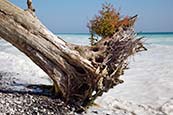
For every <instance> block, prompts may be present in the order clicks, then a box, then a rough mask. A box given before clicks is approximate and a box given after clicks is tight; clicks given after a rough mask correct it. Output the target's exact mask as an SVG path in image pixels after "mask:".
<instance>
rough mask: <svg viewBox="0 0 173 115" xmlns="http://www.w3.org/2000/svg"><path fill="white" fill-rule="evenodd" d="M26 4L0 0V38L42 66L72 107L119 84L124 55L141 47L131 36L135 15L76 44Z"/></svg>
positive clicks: (81, 104) (56, 88) (82, 104)
mask: <svg viewBox="0 0 173 115" xmlns="http://www.w3.org/2000/svg"><path fill="white" fill-rule="evenodd" d="M29 1H31V0H29ZM31 3H32V1H31ZM28 5H30V6H28V10H22V9H20V8H18V7H16V6H15V5H13V4H11V3H10V2H8V1H7V0H0V37H1V38H3V39H5V40H6V41H8V42H10V43H11V44H12V45H13V46H15V47H16V48H18V49H19V50H20V51H21V52H23V53H24V54H26V55H27V56H28V57H29V58H30V59H31V60H32V61H33V62H34V63H35V64H37V65H38V66H39V67H40V68H41V69H43V70H44V71H45V72H46V73H47V74H48V76H49V77H50V78H51V79H52V80H53V83H54V85H53V88H54V93H55V94H56V95H57V97H58V98H61V99H63V100H64V102H66V103H67V104H70V105H73V106H74V107H75V108H82V107H86V106H88V104H90V103H91V102H93V100H94V99H95V98H96V97H97V96H101V95H102V93H103V92H107V91H108V90H109V89H110V88H112V87H113V86H115V85H117V84H119V83H122V80H120V79H119V76H120V75H122V74H123V72H124V70H125V69H126V68H127V65H128V62H127V58H128V57H129V56H131V55H133V54H135V53H136V52H139V51H142V50H145V48H144V47H143V44H142V42H141V38H139V39H135V37H136V34H135V32H134V29H133V24H134V22H135V20H136V16H135V17H130V18H128V21H129V22H131V25H129V26H126V27H123V28H119V29H118V30H117V31H116V32H115V33H114V34H113V35H112V36H109V37H106V38H102V39H101V40H99V41H98V42H97V43H96V44H95V45H93V46H80V45H75V44H71V43H67V42H65V41H64V40H62V39H61V38H59V37H57V36H56V35H54V34H53V33H51V32H50V31H49V30H48V29H47V28H46V27H45V26H44V25H43V24H42V23H41V22H40V21H39V20H38V19H37V17H36V16H35V15H34V11H35V10H34V9H33V7H32V4H30V3H29V2H28ZM16 66H17V65H16Z"/></svg>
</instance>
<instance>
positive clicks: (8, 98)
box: [0, 72, 74, 115]
mask: <svg viewBox="0 0 173 115" xmlns="http://www.w3.org/2000/svg"><path fill="white" fill-rule="evenodd" d="M16 75H18V74H17V73H7V72H0V115H67V114H68V115H74V114H73V113H72V112H71V113H70V111H69V107H67V106H65V104H64V103H63V102H62V101H61V100H60V99H55V98H53V97H51V96H50V95H49V96H46V95H47V94H46V93H45V92H46V91H43V90H41V89H39V88H35V87H33V89H32V88H28V87H27V85H24V84H19V83H16V81H17V79H16V78H15V77H13V76H16ZM19 87H20V88H19Z"/></svg>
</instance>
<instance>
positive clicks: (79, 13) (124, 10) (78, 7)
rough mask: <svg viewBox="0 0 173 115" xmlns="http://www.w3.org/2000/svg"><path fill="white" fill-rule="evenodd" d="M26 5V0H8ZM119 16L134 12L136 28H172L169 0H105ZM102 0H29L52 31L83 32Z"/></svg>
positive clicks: (158, 30) (155, 29) (141, 29)
mask: <svg viewBox="0 0 173 115" xmlns="http://www.w3.org/2000/svg"><path fill="white" fill-rule="evenodd" d="M10 1H11V2H13V3H14V4H16V5H18V6H19V7H21V8H23V9H26V0H10ZM109 1H110V2H111V3H112V4H113V5H114V6H115V8H116V9H117V10H119V11H120V12H121V14H122V16H126V15H128V16H132V15H135V14H138V15H139V17H138V20H137V23H136V25H135V28H136V31H138V32H173V13H172V11H173V6H172V5H173V0H109ZM104 2H105V0H33V5H34V7H35V9H36V14H37V16H38V17H39V19H40V20H41V21H42V22H43V23H44V24H45V25H46V26H47V27H48V28H49V29H50V30H52V31H53V32H54V33H86V32H88V28H87V27H86V25H87V22H88V20H89V19H91V18H92V17H93V16H94V15H95V14H97V13H98V10H99V9H101V4H102V3H104Z"/></svg>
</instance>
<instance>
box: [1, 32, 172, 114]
mask: <svg viewBox="0 0 173 115" xmlns="http://www.w3.org/2000/svg"><path fill="white" fill-rule="evenodd" d="M57 35H58V36H60V37H61V38H62V39H64V40H65V41H67V42H71V43H75V44H81V45H88V44H89V39H88V38H89V36H90V35H89V34H80V33H78V34H57ZM141 36H144V39H143V42H144V44H145V46H146V48H147V49H148V51H145V52H141V53H138V54H136V55H135V56H133V57H130V58H129V59H128V61H129V68H130V69H128V70H126V71H125V74H124V75H123V76H121V79H122V80H124V83H123V84H121V85H118V86H116V87H114V88H113V89H111V90H110V91H109V92H107V93H105V94H104V95H103V96H101V97H99V98H98V99H97V100H96V101H95V102H96V104H97V105H98V106H92V107H90V108H89V109H88V110H87V112H86V113H84V114H87V115H97V114H99V115H106V114H107V115H108V114H109V115H173V33H143V34H139V35H138V36H137V37H141ZM0 72H1V73H17V74H15V75H16V76H15V75H14V76H11V77H14V78H16V79H17V83H19V84H48V85H50V84H52V82H51V81H50V79H49V78H48V76H47V75H46V74H45V73H44V72H43V71H42V70H41V69H40V68H39V67H37V66H36V65H35V64H34V63H33V62H32V61H31V60H30V59H29V58H27V57H26V56H25V55H24V54H22V53H21V52H20V51H19V50H17V49H16V48H14V47H13V46H12V45H10V44H9V43H7V42H5V41H4V40H2V39H1V40H0ZM7 77H9V76H7ZM16 88H17V86H16ZM19 89H22V87H21V86H20V88H19Z"/></svg>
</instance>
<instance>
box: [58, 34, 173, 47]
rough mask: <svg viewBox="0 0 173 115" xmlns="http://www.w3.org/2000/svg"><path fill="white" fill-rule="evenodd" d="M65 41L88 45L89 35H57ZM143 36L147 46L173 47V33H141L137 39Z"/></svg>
mask: <svg viewBox="0 0 173 115" xmlns="http://www.w3.org/2000/svg"><path fill="white" fill-rule="evenodd" d="M57 35H58V36H60V37H61V38H63V39H64V40H65V41H68V42H71V43H76V44H82V45H88V44H89V39H88V38H89V37H90V35H89V34H88V33H63V34H62V33H59V34H57ZM141 36H143V37H144V39H143V41H144V43H145V44H158V45H173V32H165V33H163V32H160V33H159V32H158V33H156V32H154V33H139V34H138V36H137V37H141Z"/></svg>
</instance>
